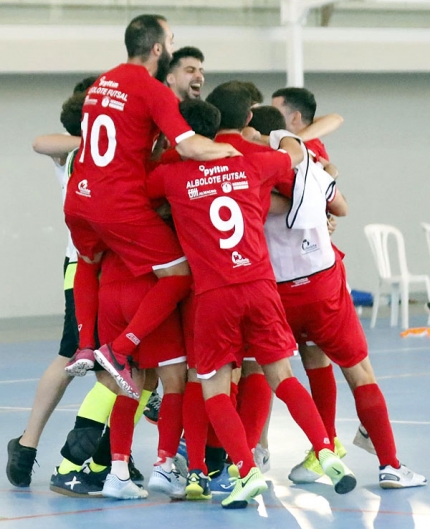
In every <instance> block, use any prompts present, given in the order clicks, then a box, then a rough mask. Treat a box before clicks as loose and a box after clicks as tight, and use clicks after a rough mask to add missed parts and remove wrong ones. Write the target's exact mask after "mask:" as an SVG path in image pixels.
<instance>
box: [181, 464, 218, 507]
mask: <svg viewBox="0 0 430 529" xmlns="http://www.w3.org/2000/svg"><path fill="white" fill-rule="evenodd" d="M209 481H210V478H209V477H208V476H205V474H203V472H202V471H201V470H200V469H194V470H190V472H189V473H188V476H187V485H186V487H185V497H186V498H187V500H210V499H211V498H212V492H211V489H210V486H209Z"/></svg>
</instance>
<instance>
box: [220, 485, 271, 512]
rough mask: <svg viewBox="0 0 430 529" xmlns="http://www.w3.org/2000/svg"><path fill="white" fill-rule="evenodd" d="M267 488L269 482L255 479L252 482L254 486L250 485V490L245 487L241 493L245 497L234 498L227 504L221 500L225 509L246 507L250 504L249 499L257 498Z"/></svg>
mask: <svg viewBox="0 0 430 529" xmlns="http://www.w3.org/2000/svg"><path fill="white" fill-rule="evenodd" d="M267 489H268V487H267V483H266V482H265V481H264V480H261V479H258V480H254V481H253V483H252V487H251V486H250V487H249V488H248V490H247V487H245V488H244V489H243V491H242V494H240V495H239V496H242V495H243V498H241V499H238V500H234V501H232V502H230V503H228V504H226V505H225V504H224V503H223V502H221V505H222V507H223V508H224V509H245V507H247V505H248V502H249V500H251V499H252V498H255V496H258V495H259V494H263V492H266V490H267Z"/></svg>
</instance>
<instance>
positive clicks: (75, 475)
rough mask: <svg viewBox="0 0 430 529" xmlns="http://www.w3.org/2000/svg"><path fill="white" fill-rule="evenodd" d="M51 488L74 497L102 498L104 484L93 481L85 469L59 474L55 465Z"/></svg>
mask: <svg viewBox="0 0 430 529" xmlns="http://www.w3.org/2000/svg"><path fill="white" fill-rule="evenodd" d="M49 488H50V489H51V490H52V491H53V492H58V494H64V496H72V497H73V498H88V497H91V498H102V491H103V485H101V486H100V484H94V483H91V481H90V480H89V479H88V478H87V475H86V474H85V473H84V471H83V470H80V471H79V472H78V471H76V470H73V471H72V472H68V473H67V474H59V473H58V467H55V470H54V473H53V474H52V476H51V482H50V484H49Z"/></svg>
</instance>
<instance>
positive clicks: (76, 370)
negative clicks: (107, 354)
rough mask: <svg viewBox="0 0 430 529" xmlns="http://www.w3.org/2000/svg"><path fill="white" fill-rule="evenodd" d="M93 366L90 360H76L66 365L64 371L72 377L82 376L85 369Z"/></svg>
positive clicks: (85, 372) (87, 369) (85, 371)
mask: <svg viewBox="0 0 430 529" xmlns="http://www.w3.org/2000/svg"><path fill="white" fill-rule="evenodd" d="M93 368H94V362H91V360H86V359H82V360H76V362H75V363H74V364H73V365H71V366H66V367H65V368H64V369H65V371H66V372H67V373H68V374H69V375H70V376H72V377H84V376H85V375H86V374H87V371H89V370H90V369H93Z"/></svg>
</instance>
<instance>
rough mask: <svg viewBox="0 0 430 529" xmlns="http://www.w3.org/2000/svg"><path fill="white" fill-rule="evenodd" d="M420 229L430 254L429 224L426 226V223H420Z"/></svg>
mask: <svg viewBox="0 0 430 529" xmlns="http://www.w3.org/2000/svg"><path fill="white" fill-rule="evenodd" d="M421 227H422V229H423V230H424V233H425V236H426V241H427V248H428V249H429V253H430V224H428V223H427V222H421Z"/></svg>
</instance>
